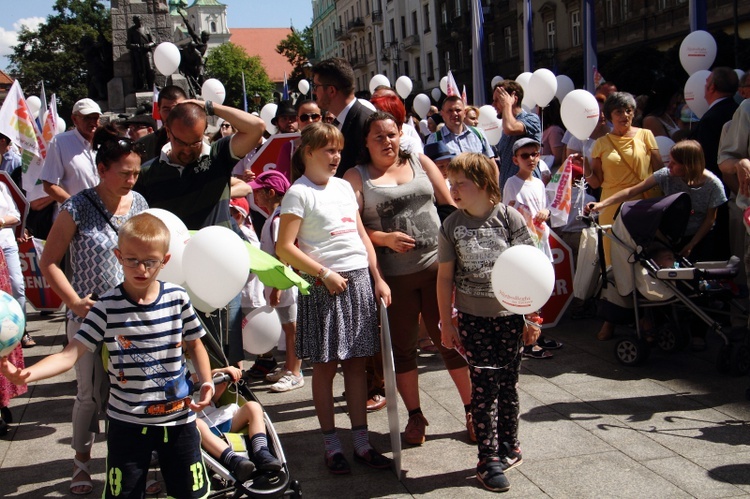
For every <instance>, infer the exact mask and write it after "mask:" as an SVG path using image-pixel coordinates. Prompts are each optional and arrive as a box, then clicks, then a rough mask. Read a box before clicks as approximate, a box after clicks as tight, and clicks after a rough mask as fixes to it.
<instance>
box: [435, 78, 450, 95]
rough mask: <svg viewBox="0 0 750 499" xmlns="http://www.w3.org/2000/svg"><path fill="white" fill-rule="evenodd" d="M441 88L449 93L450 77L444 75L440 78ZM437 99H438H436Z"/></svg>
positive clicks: (446, 93) (445, 92)
mask: <svg viewBox="0 0 750 499" xmlns="http://www.w3.org/2000/svg"><path fill="white" fill-rule="evenodd" d="M440 90H441V91H442V92H443V93H444V94H445V95H448V77H447V76H443V77H442V78H440ZM435 100H437V99H435Z"/></svg>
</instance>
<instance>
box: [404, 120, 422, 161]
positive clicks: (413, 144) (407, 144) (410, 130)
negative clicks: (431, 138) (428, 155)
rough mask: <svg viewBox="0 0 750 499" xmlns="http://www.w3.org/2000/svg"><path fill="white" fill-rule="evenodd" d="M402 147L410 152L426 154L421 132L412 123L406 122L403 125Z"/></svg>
mask: <svg viewBox="0 0 750 499" xmlns="http://www.w3.org/2000/svg"><path fill="white" fill-rule="evenodd" d="M401 132H402V135H401V149H402V150H404V151H406V152H408V153H409V154H424V144H423V143H422V137H420V136H419V132H417V129H416V128H414V127H413V126H412V125H410V124H408V123H404V124H403V125H402V126H401Z"/></svg>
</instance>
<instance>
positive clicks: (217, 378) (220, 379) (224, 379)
mask: <svg viewBox="0 0 750 499" xmlns="http://www.w3.org/2000/svg"><path fill="white" fill-rule="evenodd" d="M231 381H232V377H231V376H230V375H229V374H227V373H216V374H214V376H213V382H214V385H218V384H219V383H229V382H231Z"/></svg>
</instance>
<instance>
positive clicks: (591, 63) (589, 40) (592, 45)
mask: <svg viewBox="0 0 750 499" xmlns="http://www.w3.org/2000/svg"><path fill="white" fill-rule="evenodd" d="M596 66H597V62H596V17H595V16H594V0H583V79H584V82H583V83H584V88H585V89H586V90H588V91H589V92H591V93H592V94H593V93H594V92H595V91H596V87H597V86H596V85H595V84H594V71H596ZM600 76H601V75H600Z"/></svg>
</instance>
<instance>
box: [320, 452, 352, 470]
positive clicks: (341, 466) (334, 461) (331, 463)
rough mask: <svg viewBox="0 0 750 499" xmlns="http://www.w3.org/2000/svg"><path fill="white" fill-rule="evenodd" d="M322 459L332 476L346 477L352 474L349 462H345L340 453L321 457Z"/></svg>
mask: <svg viewBox="0 0 750 499" xmlns="http://www.w3.org/2000/svg"><path fill="white" fill-rule="evenodd" d="M323 459H325V462H326V467H327V468H328V471H330V472H331V473H333V474H334V475H348V474H349V473H351V472H352V468H351V467H350V466H349V461H347V460H346V458H345V457H344V455H343V454H342V453H340V452H336V453H335V454H333V455H331V456H329V455H328V454H326V455H325V456H323Z"/></svg>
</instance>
